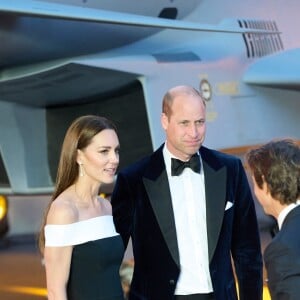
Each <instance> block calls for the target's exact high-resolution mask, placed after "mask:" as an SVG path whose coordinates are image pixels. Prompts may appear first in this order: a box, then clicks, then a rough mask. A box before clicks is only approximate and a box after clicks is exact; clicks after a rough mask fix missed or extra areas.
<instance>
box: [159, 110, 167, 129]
mask: <svg viewBox="0 0 300 300" xmlns="http://www.w3.org/2000/svg"><path fill="white" fill-rule="evenodd" d="M160 121H161V126H162V128H163V129H164V130H167V128H168V124H169V119H168V117H167V115H166V114H165V113H162V114H161V118H160Z"/></svg>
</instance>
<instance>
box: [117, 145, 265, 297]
mask: <svg viewBox="0 0 300 300" xmlns="http://www.w3.org/2000/svg"><path fill="white" fill-rule="evenodd" d="M162 149H163V145H162V146H161V147H160V148H159V149H158V150H157V151H155V152H154V153H153V154H152V155H150V156H149V157H146V158H144V159H143V160H141V161H139V162H138V163H136V164H134V165H132V166H130V167H129V168H127V169H125V170H123V171H121V172H120V173H119V174H118V178H117V182H116V185H115V189H114V192H113V195H112V206H113V216H114V222H115V226H116V229H117V231H118V232H119V233H120V234H121V236H122V238H123V241H124V244H125V245H127V242H128V239H129V237H130V236H131V238H132V244H133V254H134V261H135V265H134V275H133V279H132V283H131V289H130V299H147V300H169V299H175V297H174V291H175V288H176V283H177V280H178V277H179V273H180V261H179V252H178V245H177V238H176V228H175V220H174V214H173V209H172V201H171V195H170V190H169V184H168V178H167V173H166V170H165V163H164V159H163V153H162ZM200 154H201V158H202V162H203V169H204V176H205V192H206V210H207V211H206V214H207V232H208V252H209V259H210V274H211V278H212V283H213V288H214V293H215V299H216V300H227V299H228V300H233V299H234V300H235V299H237V293H236V285H235V279H234V275H233V270H232V264H231V255H232V258H233V260H234V263H235V270H236V274H237V278H238V282H239V291H240V300H245V299H247V300H260V299H261V298H262V257H261V248H260V240H259V233H258V226H257V219H256V213H255V208H254V203H253V199H252V195H251V192H250V189H249V185H248V181H247V178H246V175H245V172H244V169H243V167H242V164H241V161H240V160H239V159H237V158H234V157H233V156H229V155H225V154H223V153H220V152H217V151H214V150H209V149H207V148H205V147H201V148H200ZM226 205H227V207H230V206H231V207H230V208H229V209H226V210H225V207H226Z"/></svg>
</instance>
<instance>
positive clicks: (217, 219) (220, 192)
mask: <svg viewBox="0 0 300 300" xmlns="http://www.w3.org/2000/svg"><path fill="white" fill-rule="evenodd" d="M203 169H204V177H205V196H206V218H207V220H206V222H207V236H208V254H209V260H210V261H211V259H212V256H213V254H214V251H215V249H216V246H217V242H218V238H219V234H220V230H221V226H222V222H223V217H224V203H225V197H226V176H227V173H226V168H225V167H223V168H221V169H219V170H218V171H215V170H214V169H212V168H211V167H210V166H209V165H208V164H207V163H206V162H205V161H203Z"/></svg>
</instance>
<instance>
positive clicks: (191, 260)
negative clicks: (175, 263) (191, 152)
mask: <svg viewBox="0 0 300 300" xmlns="http://www.w3.org/2000/svg"><path fill="white" fill-rule="evenodd" d="M163 155H164V160H165V165H166V171H167V175H168V180H169V185H170V192H171V198H172V205H173V211H174V217H175V226H176V234H177V241H178V248H179V258H180V269H181V272H180V276H179V280H178V282H177V286H176V290H175V295H188V294H197V293H210V292H212V291H213V288H212V282H211V278H210V272H209V256H208V242H207V228H206V202H205V185H204V172H203V168H202V167H201V173H200V174H198V173H195V172H194V171H192V170H191V169H190V168H185V169H184V171H183V172H182V174H181V175H180V176H171V158H172V157H174V156H173V155H172V154H171V153H170V152H169V151H168V149H167V147H166V145H165V146H164V149H163ZM174 158H177V157H174ZM199 159H200V161H201V158H200V157H199Z"/></svg>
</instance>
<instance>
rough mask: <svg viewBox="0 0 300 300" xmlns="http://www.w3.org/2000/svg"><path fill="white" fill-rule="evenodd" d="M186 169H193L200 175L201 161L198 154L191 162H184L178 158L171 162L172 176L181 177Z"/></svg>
mask: <svg viewBox="0 0 300 300" xmlns="http://www.w3.org/2000/svg"><path fill="white" fill-rule="evenodd" d="M184 168H191V169H192V170H193V171H194V172H196V173H200V159H199V155H198V154H194V155H193V156H192V157H191V159H190V160H189V161H182V160H179V159H176V158H172V160H171V175H172V176H178V175H180V174H181V173H182V172H183V170H184Z"/></svg>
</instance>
